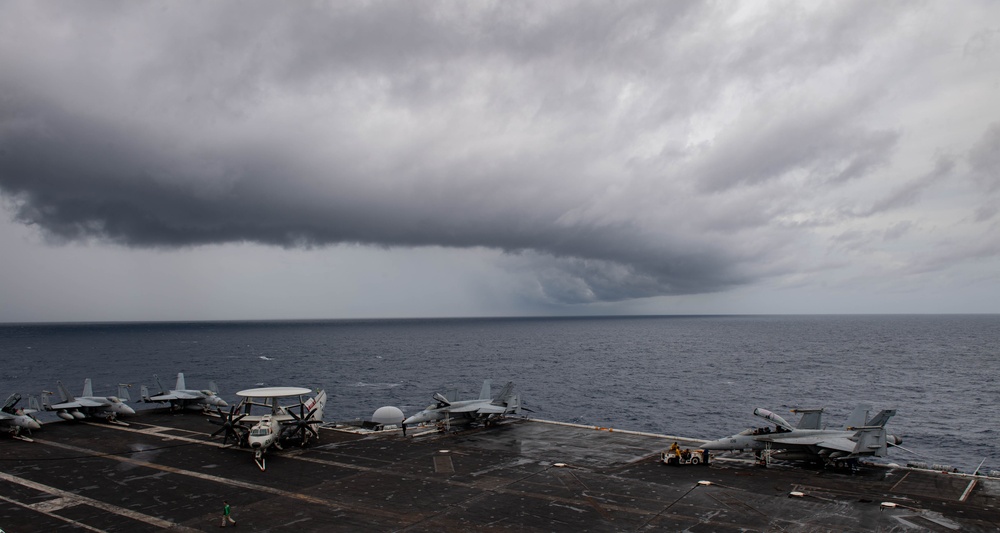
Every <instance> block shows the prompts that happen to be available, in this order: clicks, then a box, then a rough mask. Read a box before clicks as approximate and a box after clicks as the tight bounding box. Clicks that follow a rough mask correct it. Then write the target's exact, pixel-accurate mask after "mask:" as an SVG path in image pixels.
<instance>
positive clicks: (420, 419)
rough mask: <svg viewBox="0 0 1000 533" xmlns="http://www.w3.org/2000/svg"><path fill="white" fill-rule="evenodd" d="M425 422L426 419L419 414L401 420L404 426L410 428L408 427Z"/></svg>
mask: <svg viewBox="0 0 1000 533" xmlns="http://www.w3.org/2000/svg"><path fill="white" fill-rule="evenodd" d="M426 421H427V419H426V418H425V417H423V416H421V415H420V414H415V415H413V416H411V417H410V418H407V419H406V420H403V423H404V424H406V425H407V426H410V425H413V424H419V423H421V422H426Z"/></svg>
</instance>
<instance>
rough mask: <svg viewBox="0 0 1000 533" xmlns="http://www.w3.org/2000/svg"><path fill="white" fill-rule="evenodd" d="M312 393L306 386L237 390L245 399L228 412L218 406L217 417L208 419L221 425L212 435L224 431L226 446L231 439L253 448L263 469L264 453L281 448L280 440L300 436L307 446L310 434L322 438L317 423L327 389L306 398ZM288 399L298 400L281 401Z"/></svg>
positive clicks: (223, 440)
mask: <svg viewBox="0 0 1000 533" xmlns="http://www.w3.org/2000/svg"><path fill="white" fill-rule="evenodd" d="M311 392H312V391H311V390H310V389H306V388H303V387H263V388H257V389H246V390H241V391H239V392H237V393H236V395H237V396H239V397H240V398H242V400H241V401H240V403H239V405H236V406H234V407H232V408H230V409H229V413H228V414H227V413H223V412H222V410H221V409H217V410H216V411H217V413H218V419H217V420H216V419H213V418H210V419H209V420H208V421H209V422H211V423H213V424H216V425H219V426H222V427H221V428H219V430H217V431H216V432H215V433H212V436H213V437H215V436H217V435H219V434H220V433H223V434H224V435H223V438H222V445H223V446H226V445H227V444H228V442H229V439H230V438H232V439H233V441H234V442H235V443H236V444H237V445H239V446H241V447H244V446H246V447H250V448H251V449H253V451H254V462H256V463H257V466H258V467H259V468H260V469H261V470H264V469H265V468H266V464H265V462H264V454H265V453H266V452H267V450H269V449H271V448H272V447H274V448H277V449H279V450H280V449H281V443H282V442H284V441H286V440H292V439H298V440H300V442H301V444H302V446H305V445H306V444H308V443H309V439H310V437H314V438H316V439H317V440H318V439H319V432H318V431H316V428H315V427H314V426H316V425H318V424H322V423H323V407H324V406H325V405H326V392H325V391H322V390H321V391H319V392H318V393H317V394H316V396H315V397H312V398H308V397H306V395H307V394H310V393H311ZM286 398H296V400H297V401H294V400H293V402H291V403H285V404H282V403H281V400H284V399H286ZM254 406H257V414H254V413H253V412H252V410H253V407H254ZM241 411H242V413H241ZM261 411H263V413H261ZM296 411H298V413H296Z"/></svg>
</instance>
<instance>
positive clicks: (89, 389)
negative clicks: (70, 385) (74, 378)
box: [80, 378, 94, 397]
mask: <svg viewBox="0 0 1000 533" xmlns="http://www.w3.org/2000/svg"><path fill="white" fill-rule="evenodd" d="M93 395H94V384H93V383H92V382H91V381H90V378H87V379H85V380H83V394H81V395H80V396H83V397H87V396H93Z"/></svg>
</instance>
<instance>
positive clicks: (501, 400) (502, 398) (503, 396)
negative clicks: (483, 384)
mask: <svg viewBox="0 0 1000 533" xmlns="http://www.w3.org/2000/svg"><path fill="white" fill-rule="evenodd" d="M513 392H514V382H513V381H508V382H507V384H506V385H504V386H503V388H502V389H500V394H497V397H496V399H495V400H493V404H495V405H503V404H505V403H507V402H508V401H509V400H510V399H511V395H512V394H513Z"/></svg>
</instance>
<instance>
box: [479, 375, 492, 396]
mask: <svg viewBox="0 0 1000 533" xmlns="http://www.w3.org/2000/svg"><path fill="white" fill-rule="evenodd" d="M490 385H491V382H490V380H488V379H484V380H483V388H482V390H480V391H479V399H480V400H492V399H493V396H491V395H490Z"/></svg>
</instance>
